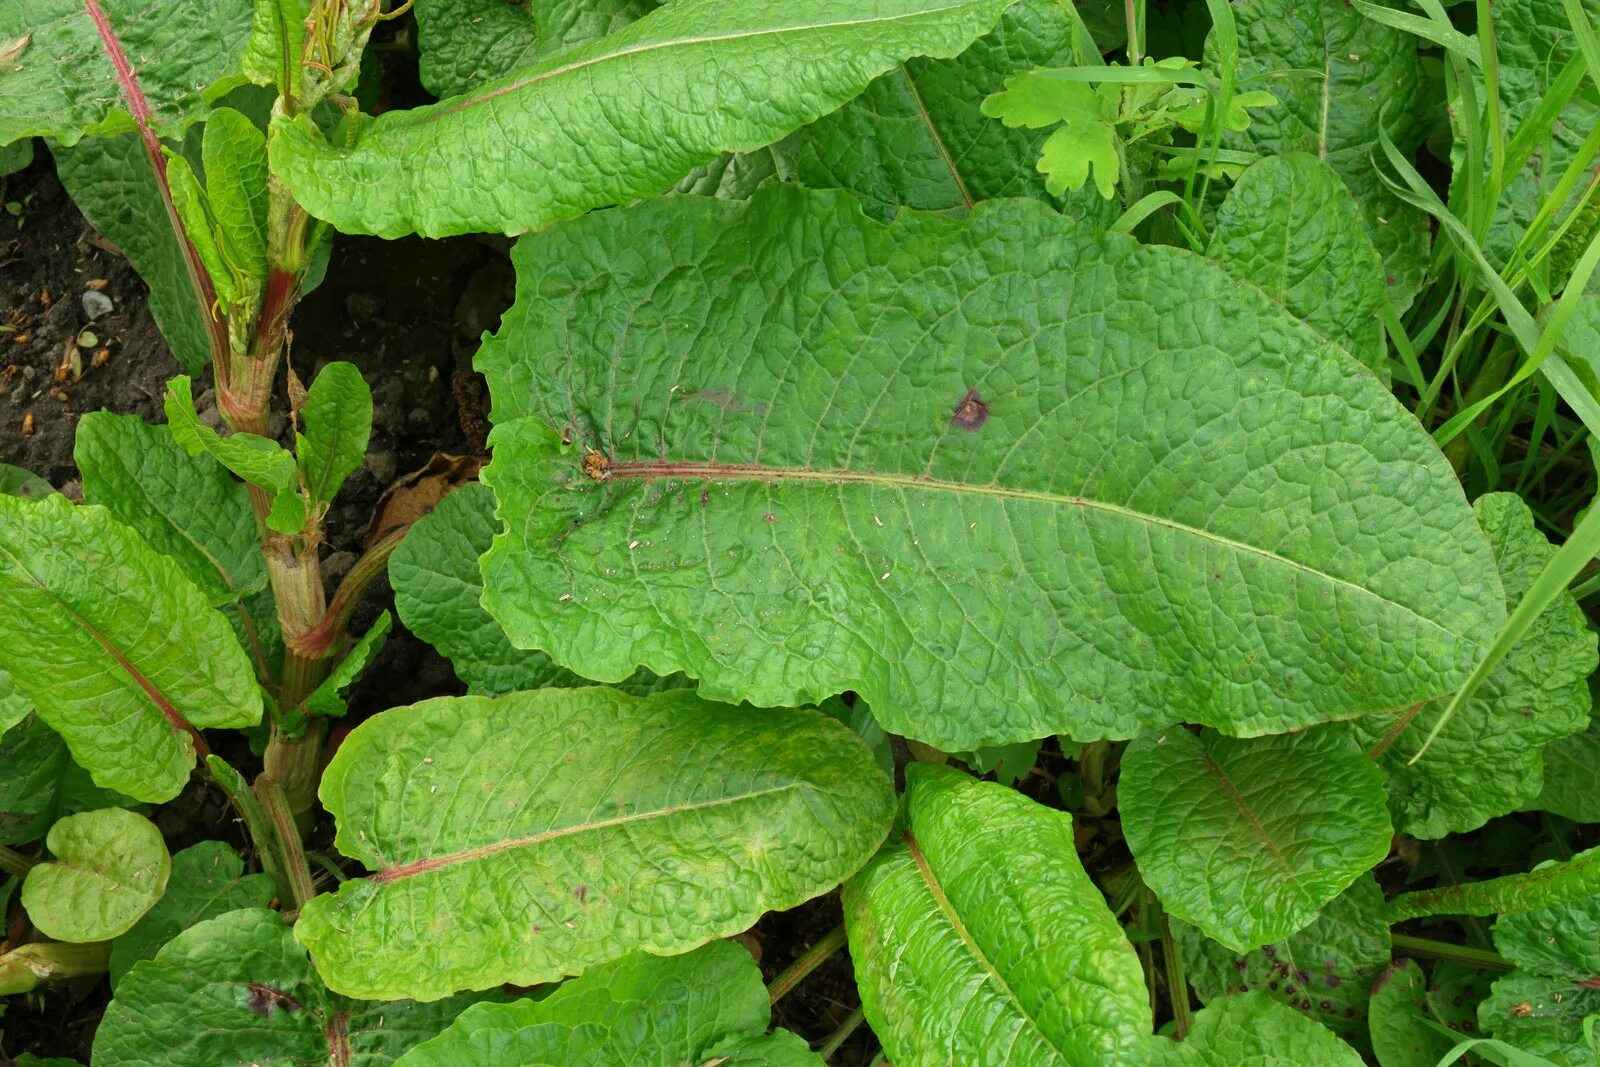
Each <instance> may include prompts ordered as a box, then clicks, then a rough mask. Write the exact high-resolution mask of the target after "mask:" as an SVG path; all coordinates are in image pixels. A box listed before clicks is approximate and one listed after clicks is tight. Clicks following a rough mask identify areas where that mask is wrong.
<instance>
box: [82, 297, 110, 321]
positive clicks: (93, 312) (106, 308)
mask: <svg viewBox="0 0 1600 1067" xmlns="http://www.w3.org/2000/svg"><path fill="white" fill-rule="evenodd" d="M80 299H81V300H82V301H83V314H84V316H85V317H86V318H88V319H89V320H90V321H93V320H95V319H98V318H99V317H100V316H101V315H109V314H111V312H112V310H113V309H114V308H115V307H116V305H115V304H113V303H112V302H111V298H110V297H109V296H107V295H106V294H104V293H102V292H100V291H98V290H95V289H85V290H84V291H83V296H82V297H81V298H80Z"/></svg>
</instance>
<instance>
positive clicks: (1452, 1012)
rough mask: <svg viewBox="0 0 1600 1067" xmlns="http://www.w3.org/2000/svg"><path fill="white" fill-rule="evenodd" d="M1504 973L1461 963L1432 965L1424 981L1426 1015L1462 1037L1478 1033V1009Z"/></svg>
mask: <svg viewBox="0 0 1600 1067" xmlns="http://www.w3.org/2000/svg"><path fill="white" fill-rule="evenodd" d="M1503 973H1504V972H1502V971H1491V970H1488V969H1486V968H1483V967H1473V966H1469V965H1467V964H1464V963H1448V962H1442V963H1436V964H1434V966H1433V973H1432V974H1431V975H1429V977H1428V1011H1429V1012H1430V1013H1431V1014H1432V1015H1433V1017H1434V1018H1435V1019H1437V1020H1438V1021H1439V1022H1440V1023H1441V1024H1443V1025H1444V1026H1446V1027H1448V1028H1449V1029H1451V1030H1457V1031H1459V1032H1461V1033H1464V1034H1471V1033H1476V1032H1477V1029H1478V1005H1480V1004H1482V1003H1483V1001H1484V999H1485V998H1487V997H1488V995H1489V989H1490V987H1491V986H1492V984H1493V983H1494V980H1495V979H1496V978H1498V977H1500V976H1501V975H1503Z"/></svg>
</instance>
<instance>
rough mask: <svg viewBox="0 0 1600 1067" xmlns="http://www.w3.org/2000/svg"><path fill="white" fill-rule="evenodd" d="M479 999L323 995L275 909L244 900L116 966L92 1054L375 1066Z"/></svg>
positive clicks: (209, 1062)
mask: <svg viewBox="0 0 1600 1067" xmlns="http://www.w3.org/2000/svg"><path fill="white" fill-rule="evenodd" d="M490 996H491V997H493V996H497V994H491V995H490ZM482 999H485V995H484V994H476V995H473V996H465V997H454V998H451V999H449V1000H444V1001H440V1002H438V1003H435V1004H413V1003H411V1002H408V1001H401V1002H398V1003H396V1002H390V1003H384V1004H376V1003H362V1002H359V1001H351V1000H347V999H345V998H344V997H341V996H337V995H335V994H331V993H329V992H328V990H327V988H326V987H325V986H324V985H323V984H322V983H321V982H320V981H319V980H318V979H317V975H316V972H315V971H314V970H312V967H311V961H310V960H308V959H307V958H306V953H305V950H304V949H302V948H301V947H300V946H298V945H296V944H295V942H294V935H293V934H292V933H291V932H290V929H289V926H288V925H287V924H286V923H285V922H284V921H283V917H282V916H281V915H278V914H277V913H276V912H271V911H265V910H262V909H259V908H246V909H243V910H240V911H233V912H229V913H227V914H225V915H221V916H218V917H217V918H214V919H208V920H206V921H205V922H202V923H198V924H196V925H195V926H191V927H190V928H189V929H187V930H185V931H184V932H183V933H181V934H179V935H178V936H177V937H175V938H174V939H173V940H171V941H169V942H167V944H166V945H165V946H163V947H162V949H161V950H160V951H159V952H157V953H156V956H155V958H154V959H150V960H143V961H141V962H139V963H136V964H135V965H134V966H133V968H132V969H131V970H130V971H128V973H127V974H125V975H123V977H122V981H121V982H119V983H118V984H117V990H116V996H115V997H113V998H112V1001H111V1004H110V1006H109V1007H107V1008H106V1013H105V1017H104V1018H103V1019H102V1020H101V1022H100V1027H99V1029H98V1030H96V1031H95V1035H94V1056H93V1062H94V1064H95V1067H149V1065H152V1064H160V1065H161V1067H219V1065H223V1064H229V1065H233V1064H238V1065H240V1067H243V1065H253V1067H305V1065H308V1064H328V1065H330V1067H331V1065H334V1064H351V1065H359V1067H381V1065H384V1064H390V1063H393V1062H394V1061H395V1060H396V1059H398V1058H399V1057H400V1056H401V1055H403V1054H404V1053H405V1051H406V1050H407V1049H409V1048H410V1047H411V1046H412V1045H415V1044H416V1043H417V1042H419V1041H426V1040H427V1039H428V1038H430V1037H433V1036H434V1035H435V1034H437V1033H438V1032H439V1031H441V1030H443V1029H444V1028H445V1027H446V1026H447V1025H449V1023H450V1021H451V1020H452V1019H454V1018H455V1017H456V1016H457V1015H458V1014H460V1013H461V1011H462V1009H463V1008H465V1007H467V1006H468V1005H470V1004H473V1003H475V1002H477V1001H479V1000H482Z"/></svg>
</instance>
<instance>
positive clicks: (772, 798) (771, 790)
mask: <svg viewBox="0 0 1600 1067" xmlns="http://www.w3.org/2000/svg"><path fill="white" fill-rule="evenodd" d="M321 797H322V802H323V804H324V806H326V807H327V808H328V810H329V811H331V812H333V814H334V816H335V818H336V819H337V820H338V826H339V830H338V837H337V845H338V847H339V850H340V851H341V852H343V853H344V854H345V855H347V856H350V857H351V858H353V859H355V860H357V861H359V862H360V863H362V864H363V865H365V866H366V867H367V868H368V869H370V870H372V871H374V872H375V873H374V874H373V875H372V876H371V877H368V878H359V879H352V880H350V881H347V882H345V883H344V884H343V885H342V886H341V887H340V889H339V892H338V893H336V894H333V895H331V896H321V897H317V898H315V899H314V900H312V901H311V902H310V903H309V904H307V905H306V907H305V909H304V910H303V911H302V912H301V914H300V919H299V922H298V923H297V925H296V927H295V934H296V936H297V937H298V938H299V939H300V941H301V942H302V943H303V944H304V945H306V946H307V947H308V948H309V949H310V950H311V952H312V954H313V955H314V956H315V957H316V960H317V968H318V970H319V971H320V972H321V974H322V976H323V978H324V980H326V981H327V982H328V984H329V985H330V986H331V987H333V988H335V989H337V990H340V991H343V992H348V993H349V994H350V995H352V996H361V997H367V998H387V997H396V996H413V997H417V998H419V999H432V998H437V997H440V996H444V995H446V994H448V993H451V992H453V991H455V990H457V989H474V988H476V989H482V988H488V987H490V986H494V985H498V984H500V983H502V982H511V983H514V984H518V985H530V984H533V983H536V982H544V981H551V980H554V979H558V978H561V977H563V976H564V975H568V974H574V973H581V972H582V971H583V970H585V969H586V968H587V967H590V966H592V965H595V964H599V963H604V962H607V961H608V960H611V959H615V958H617V957H620V956H622V955H624V954H626V953H628V952H631V951H633V950H635V949H643V950H645V951H650V952H658V953H671V952H676V951H682V950H684V949H687V948H692V947H694V946H696V945H699V944H701V943H703V942H705V941H706V940H708V939H710V938H713V937H721V936H726V935H728V934H732V933H735V932H737V931H740V930H743V929H745V928H746V927H748V926H749V925H750V924H751V923H752V922H754V921H755V919H756V918H757V917H759V916H760V914H761V913H762V912H763V911H766V910H768V909H782V908H788V907H792V906H794V905H796V904H798V903H800V902H801V901H804V900H807V899H809V898H811V897H813V896H816V895H817V894H819V893H822V892H824V891H826V890H827V889H829V888H830V887H832V886H833V885H835V884H837V883H838V882H839V881H841V880H843V879H844V878H846V877H848V876H849V875H850V874H851V873H853V872H854V871H855V870H856V869H857V868H858V867H860V866H861V864H862V863H864V862H865V861H866V860H867V858H868V857H869V856H871V854H872V852H873V850H874V849H876V848H877V846H878V844H879V843H880V842H881V841H882V840H883V836H884V834H885V832H886V830H887V827H888V823H889V819H890V816H891V814H892V809H893V796H892V793H891V790H890V787H889V782H888V780H887V779H886V778H885V777H884V775H883V774H882V772H880V771H879V770H878V769H877V767H876V765H875V763H874V762H873V758H872V755H871V753H870V752H869V751H868V750H867V748H866V746H865V745H864V744H862V742H861V741H860V739H859V738H857V737H856V736H855V735H854V734H852V733H851V732H850V731H849V730H848V728H846V727H845V726H843V725H842V724H840V723H838V722H836V721H834V720H832V719H829V718H828V717H827V716H824V715H821V714H819V713H817V712H814V711H783V712H774V713H768V714H761V715H753V714H751V713H750V712H749V711H748V710H741V709H736V708H731V707H725V706H721V705H714V704H708V703H706V702H704V701H702V700H700V699H698V698H697V697H695V696H694V695H693V694H691V693H687V692H683V691H675V692H668V693H660V694H657V695H655V696H651V697H647V698H644V699H642V700H641V699H638V698H635V697H631V696H628V695H627V694H625V693H620V692H617V691H615V690H610V689H601V688H591V689H576V690H573V689H549V690H542V691H538V692H531V693H518V694H513V695H511V696H507V697H502V698H499V699H490V698H486V697H460V698H442V699H437V700H430V701H424V702H422V703H420V704H416V705H413V706H411V707H409V708H400V709H395V710H392V711H388V712H384V713H383V714H381V715H379V716H377V717H375V718H373V719H369V720H368V721H367V722H365V723H363V724H362V725H361V726H359V727H357V728H356V730H355V731H354V732H353V733H352V734H351V735H350V737H349V738H348V739H347V740H346V741H345V742H344V744H343V745H342V746H341V747H340V749H339V752H338V754H337V755H336V756H335V757H334V759H333V762H332V763H330V764H329V766H328V770H327V772H326V774H325V775H324V777H323V780H322V788H321ZM475 797H484V798H492V802H490V803H488V804H485V803H481V802H478V801H472V802H471V803H467V802H464V801H463V799H462V798H475Z"/></svg>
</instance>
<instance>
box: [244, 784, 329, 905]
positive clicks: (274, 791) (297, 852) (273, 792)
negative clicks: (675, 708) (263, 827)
mask: <svg viewBox="0 0 1600 1067" xmlns="http://www.w3.org/2000/svg"><path fill="white" fill-rule="evenodd" d="M255 794H256V799H257V800H258V801H259V802H260V804H261V808H262V810H263V811H264V812H265V813H266V816H267V819H268V820H269V821H270V822H271V824H272V830H273V838H274V844H276V845H277V847H278V848H279V849H280V857H279V858H280V859H281V861H282V865H283V873H284V876H285V881H286V882H287V884H288V887H289V898H288V900H287V901H286V903H289V904H291V905H292V908H286V909H284V916H285V918H288V919H291V920H292V919H293V918H294V916H295V915H297V914H299V912H300V909H301V908H303V907H304V906H305V903H306V901H308V900H310V899H311V898H312V897H314V896H316V895H317V891H316V889H314V888H313V887H312V885H311V868H310V866H309V865H308V864H307V863H306V854H305V850H304V849H303V848H302V847H301V845H300V829H299V827H297V826H296V825H295V813H294V812H292V811H290V810H289V800H288V798H287V797H286V796H285V794H284V790H283V787H282V786H281V785H279V784H278V781H277V780H276V779H275V778H273V777H272V776H271V775H268V774H263V775H262V776H261V777H259V778H257V779H256V785H255Z"/></svg>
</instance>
